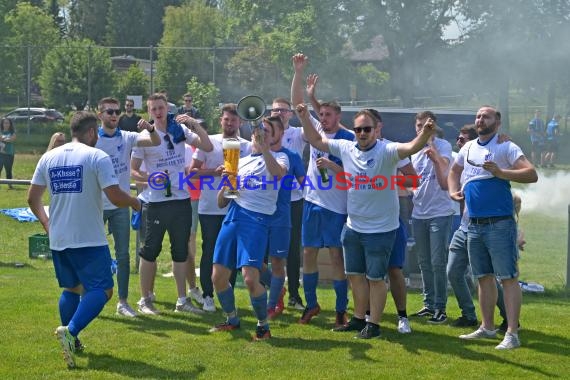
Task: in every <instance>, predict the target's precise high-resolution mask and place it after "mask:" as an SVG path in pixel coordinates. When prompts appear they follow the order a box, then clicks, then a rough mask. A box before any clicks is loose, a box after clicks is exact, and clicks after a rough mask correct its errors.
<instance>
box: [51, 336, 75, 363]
mask: <svg viewBox="0 0 570 380" xmlns="http://www.w3.org/2000/svg"><path fill="white" fill-rule="evenodd" d="M55 336H56V337H57V340H58V341H59V344H60V345H61V349H62V352H63V360H65V363H67V366H68V367H69V368H73V367H75V359H74V357H73V354H74V352H75V337H74V336H73V335H71V334H70V333H69V329H68V328H67V326H59V327H58V328H57V329H55Z"/></svg>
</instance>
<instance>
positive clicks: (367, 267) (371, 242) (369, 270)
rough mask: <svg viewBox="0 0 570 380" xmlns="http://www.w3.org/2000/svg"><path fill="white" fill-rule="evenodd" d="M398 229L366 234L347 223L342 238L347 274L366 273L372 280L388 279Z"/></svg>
mask: <svg viewBox="0 0 570 380" xmlns="http://www.w3.org/2000/svg"><path fill="white" fill-rule="evenodd" d="M396 231H397V230H394V231H390V232H379V233H372V234H365V233H361V232H356V231H354V230H352V229H350V228H349V227H347V226H346V225H345V226H344V228H343V229H342V236H341V239H342V246H343V247H344V268H345V272H346V274H347V275H349V276H350V275H366V278H367V279H369V280H372V281H380V280H384V279H386V274H387V272H388V261H389V258H390V253H391V252H392V247H394V241H395V239H396Z"/></svg>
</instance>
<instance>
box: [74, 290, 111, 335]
mask: <svg viewBox="0 0 570 380" xmlns="http://www.w3.org/2000/svg"><path fill="white" fill-rule="evenodd" d="M106 303H107V294H106V293H105V291H104V290H103V289H93V290H89V291H87V292H86V293H85V294H84V295H83V296H82V297H81V301H80V302H79V306H78V307H77V311H76V312H75V314H74V315H73V318H71V321H70V322H69V324H68V325H67V327H68V328H69V333H70V334H71V335H73V336H77V335H78V334H79V332H80V331H81V330H83V329H84V328H85V327H87V325H88V324H89V323H90V322H91V321H92V320H94V319H95V318H96V317H97V316H98V315H99V313H100V312H101V310H103V307H104V306H105V304H106Z"/></svg>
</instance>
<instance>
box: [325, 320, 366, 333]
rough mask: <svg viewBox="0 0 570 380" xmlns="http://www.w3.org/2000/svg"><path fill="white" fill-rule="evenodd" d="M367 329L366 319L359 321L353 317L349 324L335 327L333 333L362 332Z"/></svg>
mask: <svg viewBox="0 0 570 380" xmlns="http://www.w3.org/2000/svg"><path fill="white" fill-rule="evenodd" d="M365 327H366V321H365V320H364V319H359V318H355V317H352V318H350V320H349V321H348V323H346V324H344V325H342V326H338V327H335V328H334V329H332V330H331V331H335V332H345V331H362V330H363V329H364V328H365Z"/></svg>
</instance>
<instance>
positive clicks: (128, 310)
mask: <svg viewBox="0 0 570 380" xmlns="http://www.w3.org/2000/svg"><path fill="white" fill-rule="evenodd" d="M117 314H119V315H124V316H125V317H129V318H134V317H136V316H137V313H136V311H134V310H133V308H132V307H131V306H130V305H129V304H128V303H126V302H125V303H121V302H119V303H118V304H117Z"/></svg>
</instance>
